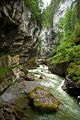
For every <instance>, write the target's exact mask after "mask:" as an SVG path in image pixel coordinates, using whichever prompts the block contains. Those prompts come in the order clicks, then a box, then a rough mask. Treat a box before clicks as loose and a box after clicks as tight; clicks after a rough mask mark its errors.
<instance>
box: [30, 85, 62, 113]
mask: <svg viewBox="0 0 80 120" xmlns="http://www.w3.org/2000/svg"><path fill="white" fill-rule="evenodd" d="M29 102H30V105H31V106H32V107H33V108H36V109H37V110H41V111H45V112H47V111H48V112H49V111H57V110H58V108H59V104H60V102H59V101H58V100H57V99H56V98H55V97H54V96H52V95H51V94H50V93H49V92H48V91H47V90H46V89H44V88H43V87H36V88H35V89H34V90H33V91H31V92H30V93H29Z"/></svg>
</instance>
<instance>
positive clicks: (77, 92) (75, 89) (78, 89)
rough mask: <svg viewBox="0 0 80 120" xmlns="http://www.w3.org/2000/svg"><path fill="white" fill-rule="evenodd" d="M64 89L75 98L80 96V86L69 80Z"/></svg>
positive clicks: (66, 81) (67, 79)
mask: <svg viewBox="0 0 80 120" xmlns="http://www.w3.org/2000/svg"><path fill="white" fill-rule="evenodd" d="M62 88H63V89H64V90H65V91H66V92H68V93H69V94H70V95H72V96H74V97H78V96H80V85H78V84H77V83H76V82H74V81H73V80H71V79H69V78H66V79H65V83H64V85H63V86H62Z"/></svg>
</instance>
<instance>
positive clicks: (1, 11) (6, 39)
mask: <svg viewBox="0 0 80 120" xmlns="http://www.w3.org/2000/svg"><path fill="white" fill-rule="evenodd" d="M31 19H32V14H31V12H30V11H29V9H28V8H27V7H26V6H25V3H24V0H16V1H15V0H8V1H6V0H4V1H2V2H0V52H2V53H8V54H10V55H11V56H14V55H19V63H25V62H26V61H28V60H31V58H32V57H33V56H34V57H36V54H37V45H36V44H37V39H38V35H39V32H40V28H39V26H38V24H37V20H35V21H34V20H31Z"/></svg>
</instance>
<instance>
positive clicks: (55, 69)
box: [48, 63, 68, 76]
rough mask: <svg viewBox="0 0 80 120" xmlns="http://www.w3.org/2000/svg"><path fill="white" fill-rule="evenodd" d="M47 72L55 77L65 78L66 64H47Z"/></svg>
mask: <svg viewBox="0 0 80 120" xmlns="http://www.w3.org/2000/svg"><path fill="white" fill-rule="evenodd" d="M48 67H49V70H50V71H51V72H52V73H54V74H57V75H60V76H66V70H67V67H68V65H67V63H61V64H48Z"/></svg>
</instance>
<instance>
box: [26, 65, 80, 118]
mask: <svg viewBox="0 0 80 120" xmlns="http://www.w3.org/2000/svg"><path fill="white" fill-rule="evenodd" d="M29 72H33V73H34V74H35V76H36V77H37V78H38V77H39V76H40V75H41V74H42V75H44V76H45V79H44V80H43V81H41V85H43V86H46V87H47V88H48V90H49V91H50V92H51V94H53V95H54V96H55V97H56V98H57V99H58V100H59V101H60V102H61V105H60V107H59V110H58V111H57V112H56V113H49V114H44V113H41V114H40V113H39V112H37V113H36V112H34V111H32V110H31V111H29V113H28V117H29V119H30V120H80V105H79V103H78V101H77V100H76V99H75V98H73V97H71V96H69V95H68V94H67V93H66V92H65V91H64V90H63V89H62V88H61V87H62V85H63V84H64V79H63V78H61V77H59V76H57V75H55V74H52V73H51V72H50V71H48V67H47V66H45V65H40V66H39V67H38V68H37V69H34V70H29Z"/></svg>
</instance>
